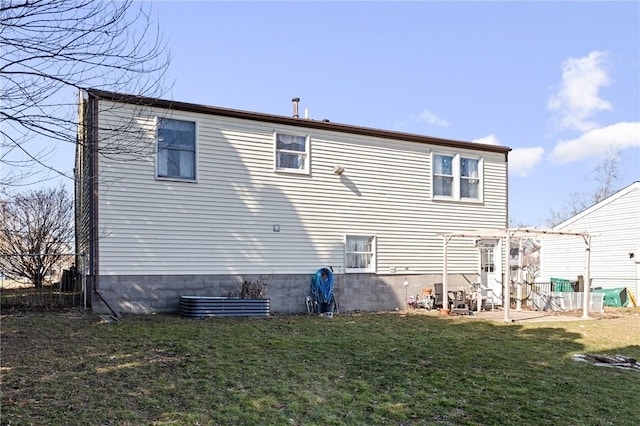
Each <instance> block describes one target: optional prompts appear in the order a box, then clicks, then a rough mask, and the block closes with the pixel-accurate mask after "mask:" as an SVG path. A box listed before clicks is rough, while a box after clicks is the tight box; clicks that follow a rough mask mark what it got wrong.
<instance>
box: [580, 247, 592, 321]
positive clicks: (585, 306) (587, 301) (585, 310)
mask: <svg viewBox="0 0 640 426" xmlns="http://www.w3.org/2000/svg"><path fill="white" fill-rule="evenodd" d="M583 237H584V242H585V244H586V245H587V248H586V250H585V260H584V288H583V292H582V295H583V297H584V299H583V301H582V318H584V319H587V318H589V305H591V235H589V234H587V235H584V236H583Z"/></svg>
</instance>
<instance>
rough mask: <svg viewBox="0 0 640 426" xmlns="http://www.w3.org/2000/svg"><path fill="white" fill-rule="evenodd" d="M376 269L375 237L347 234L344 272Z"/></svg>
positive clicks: (373, 270)
mask: <svg viewBox="0 0 640 426" xmlns="http://www.w3.org/2000/svg"><path fill="white" fill-rule="evenodd" d="M375 271H376V239H375V237H374V236H372V235H347V236H346V238H345V272H375Z"/></svg>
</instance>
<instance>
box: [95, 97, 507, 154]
mask: <svg viewBox="0 0 640 426" xmlns="http://www.w3.org/2000/svg"><path fill="white" fill-rule="evenodd" d="M86 93H87V94H88V95H89V96H92V97H95V98H97V99H104V100H108V101H114V102H122V103H127V104H134V105H143V106H149V107H159V108H166V109H169V110H174V111H185V112H195V113H202V114H213V115H219V116H223V117H232V118H239V119H245V120H255V121H262V122H269V123H277V124H286V125H289V126H297V127H304V128H312V129H320V130H330V131H335V132H343V133H349V134H355V135H361V136H372V137H379V138H387V139H396V140H402V141H411V142H420V143H426V144H431V145H439V146H445V147H452V148H463V149H473V150H478V151H486V152H496V153H504V154H505V155H506V154H508V153H509V151H511V148H509V147H506V146H500V145H488V144H481V143H475V142H464V141H457V140H451V139H442V138H435V137H431V136H424V135H417V134H413V133H402V132H394V131H389V130H380V129H373V128H369V127H359V126H352V125H347V124H339V123H332V122H330V121H328V120H311V119H308V118H294V117H286V116H282V115H273V114H263V113H257V112H250V111H242V110H236V109H229V108H219V107H213V106H206V105H199V104H192V103H187V102H177V101H171V100H166V99H158V98H150V97H144V96H135V95H127V94H122V93H115V92H107V91H102V90H95V89H87V90H86Z"/></svg>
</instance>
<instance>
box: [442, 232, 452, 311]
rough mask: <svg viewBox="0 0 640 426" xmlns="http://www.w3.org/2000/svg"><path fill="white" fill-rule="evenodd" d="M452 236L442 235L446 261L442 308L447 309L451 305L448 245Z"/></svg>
mask: <svg viewBox="0 0 640 426" xmlns="http://www.w3.org/2000/svg"><path fill="white" fill-rule="evenodd" d="M450 238H451V237H449V236H448V235H443V236H442V239H443V240H444V244H443V248H442V262H443V263H444V265H443V267H442V309H447V308H448V307H449V296H448V293H447V275H448V270H447V246H448V245H449V240H450Z"/></svg>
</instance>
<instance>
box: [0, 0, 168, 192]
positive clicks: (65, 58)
mask: <svg viewBox="0 0 640 426" xmlns="http://www.w3.org/2000/svg"><path fill="white" fill-rule="evenodd" d="M0 52H2V54H1V58H0V99H1V100H2V109H1V110H0V166H2V165H4V166H5V167H2V174H0V185H10V184H15V183H16V182H19V181H20V180H21V179H23V178H24V177H25V174H29V173H30V171H28V170H25V169H23V168H22V167H23V166H26V167H29V166H32V165H33V164H37V165H38V166H43V167H45V168H47V169H49V170H52V171H54V172H56V173H58V174H64V171H63V170H57V169H55V168H54V167H53V166H51V165H49V164H48V163H47V158H48V156H50V155H51V153H52V152H53V151H54V150H55V148H56V144H57V143H58V142H63V143H74V144H75V142H76V126H77V120H76V108H77V96H78V95H77V93H78V89H82V88H92V89H99V90H109V91H113V92H123V91H124V92H127V93H131V94H135V95H145V96H159V95H160V94H161V92H162V90H163V89H162V84H160V82H161V80H162V77H163V75H164V72H165V70H166V68H167V66H168V63H169V58H168V54H167V51H166V45H165V43H164V41H163V40H162V37H161V35H160V31H159V30H158V28H157V27H154V24H153V20H152V19H151V14H150V8H149V7H148V6H146V5H145V4H143V3H142V2H135V1H133V0H0ZM43 136H44V137H45V138H46V139H45V140H46V141H47V146H46V147H45V148H44V149H42V148H33V147H32V145H31V142H32V141H33V140H34V138H40V139H42V137H43ZM6 166H9V167H6ZM68 177H71V176H68Z"/></svg>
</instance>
